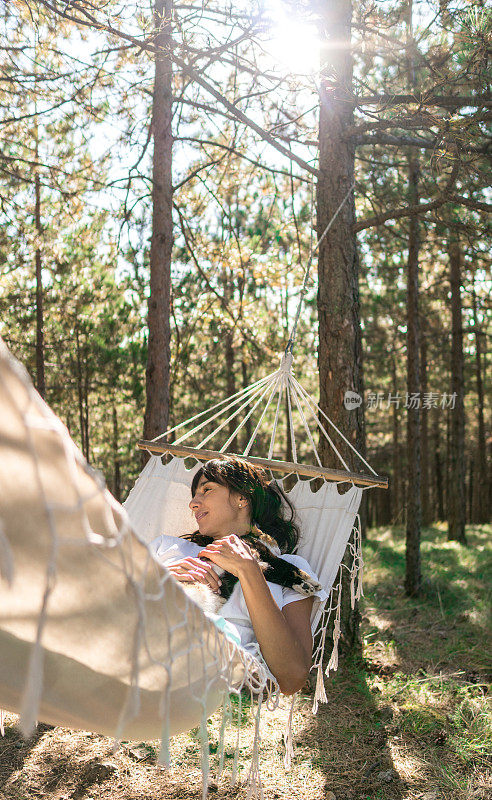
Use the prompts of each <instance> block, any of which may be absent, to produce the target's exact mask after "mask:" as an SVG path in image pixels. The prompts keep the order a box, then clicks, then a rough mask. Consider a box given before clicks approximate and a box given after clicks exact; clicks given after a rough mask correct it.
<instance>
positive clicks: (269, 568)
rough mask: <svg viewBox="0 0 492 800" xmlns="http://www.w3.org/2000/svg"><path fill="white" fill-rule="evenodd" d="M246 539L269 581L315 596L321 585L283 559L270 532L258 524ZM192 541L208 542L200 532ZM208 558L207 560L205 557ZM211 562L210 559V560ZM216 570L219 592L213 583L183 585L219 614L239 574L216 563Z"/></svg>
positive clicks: (201, 603)
mask: <svg viewBox="0 0 492 800" xmlns="http://www.w3.org/2000/svg"><path fill="white" fill-rule="evenodd" d="M241 539H242V541H243V542H246V544H247V545H248V547H249V549H250V550H251V552H252V554H253V556H254V557H255V558H256V560H257V561H258V563H259V565H260V567H261V569H262V572H263V575H264V576H265V580H267V581H270V583H277V584H279V585H280V586H284V587H286V588H289V589H294V590H295V591H296V592H299V594H301V595H303V596H304V597H312V596H313V595H315V594H316V593H317V592H319V591H320V590H321V588H322V587H321V586H320V584H319V583H317V582H316V581H315V580H313V578H311V576H310V575H308V574H307V572H304V570H302V569H300V568H299V567H296V566H295V565H294V564H291V563H290V562H289V561H285V560H284V559H283V558H280V549H279V547H278V545H277V543H276V541H275V540H274V539H272V537H271V536H268V534H266V533H263V531H260V529H259V528H257V527H256V526H254V527H253V528H252V530H251V533H248V534H246V536H242V537H241ZM192 541H197V542H198V544H203V546H204V547H205V546H206V544H205V543H204V540H203V539H201V538H200V535H199V534H195V535H194V537H193V538H192ZM203 560H204V561H205V560H206V559H203ZM207 563H208V564H210V562H209V561H207ZM214 570H215V572H217V574H218V575H219V577H220V579H221V585H220V587H219V592H214V591H213V590H212V589H211V587H210V586H207V585H205V584H204V583H193V584H186V583H182V584H181V585H182V587H183V589H184V590H185V592H186V593H187V595H188V596H189V597H190V598H191V599H192V600H194V601H195V603H198V605H199V606H201V608H202V609H203V610H204V611H208V612H209V613H212V614H219V613H220V609H221V608H222V606H223V605H224V603H225V602H226V600H228V599H229V597H230V596H231V594H232V591H233V589H234V586H235V584H236V583H237V580H238V579H237V577H236V576H235V575H232V574H231V573H230V572H226V571H225V570H221V569H220V567H218V566H216V565H214Z"/></svg>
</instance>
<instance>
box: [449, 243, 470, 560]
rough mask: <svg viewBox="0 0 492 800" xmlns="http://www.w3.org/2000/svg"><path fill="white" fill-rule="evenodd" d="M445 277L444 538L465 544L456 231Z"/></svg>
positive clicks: (463, 412)
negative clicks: (447, 423) (450, 403)
mask: <svg viewBox="0 0 492 800" xmlns="http://www.w3.org/2000/svg"><path fill="white" fill-rule="evenodd" d="M448 254H449V278H450V284H451V318H452V326H451V331H452V333H451V395H452V397H453V398H455V400H454V408H451V428H450V443H449V444H450V448H449V493H448V540H449V541H456V542H461V543H462V544H466V533H465V521H466V492H465V406H464V378H463V323H462V318H461V249H460V243H459V239H458V235H457V233H455V232H454V231H450V237H449V248H448Z"/></svg>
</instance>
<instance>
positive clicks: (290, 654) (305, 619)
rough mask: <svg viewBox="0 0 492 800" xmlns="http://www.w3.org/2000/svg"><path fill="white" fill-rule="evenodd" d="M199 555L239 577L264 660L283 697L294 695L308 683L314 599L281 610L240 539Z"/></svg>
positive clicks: (215, 545)
mask: <svg viewBox="0 0 492 800" xmlns="http://www.w3.org/2000/svg"><path fill="white" fill-rule="evenodd" d="M200 555H201V556H204V557H206V558H209V559H210V560H211V561H213V562H214V563H215V564H217V565H218V566H219V567H223V568H224V569H226V570H227V571H228V572H232V573H233V574H234V575H236V576H237V577H238V578H239V581H240V583H241V588H242V590H243V594H244V599H245V601H246V605H247V607H248V611H249V615H250V618H251V622H252V624H253V630H254V632H255V636H256V640H257V642H258V644H259V646H260V650H261V653H262V655H263V658H264V659H265V661H266V663H267V664H268V667H269V669H270V671H271V672H272V674H273V675H275V677H276V679H277V681H278V684H279V686H280V690H281V691H282V692H283V693H284V694H295V692H297V691H298V690H299V689H301V688H302V686H303V685H304V683H305V682H306V679H307V677H308V674H309V669H310V666H311V652H312V636H311V624H310V618H311V609H312V604H313V599H312V598H310V597H309V598H303V599H302V600H298V601H296V602H294V603H289V605H287V606H286V607H285V609H284V611H281V610H280V608H279V607H278V606H277V604H276V602H275V600H274V599H273V597H272V595H271V592H270V589H269V588H268V584H267V582H266V580H265V578H264V576H263V573H262V571H261V568H260V566H259V564H258V562H257V561H256V559H254V558H253V557H252V556H251V553H250V552H249V549H248V548H247V546H246V545H245V543H244V542H242V541H241V539H240V538H238V537H237V536H228V537H226V538H224V539H220V540H218V541H216V542H214V543H213V544H211V545H208V547H207V548H206V549H205V550H203V551H202V552H201V553H200Z"/></svg>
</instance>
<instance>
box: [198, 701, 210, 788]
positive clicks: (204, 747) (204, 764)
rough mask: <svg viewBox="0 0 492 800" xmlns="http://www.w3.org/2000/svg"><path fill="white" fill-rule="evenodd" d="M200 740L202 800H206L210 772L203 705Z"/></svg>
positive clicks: (205, 715)
mask: <svg viewBox="0 0 492 800" xmlns="http://www.w3.org/2000/svg"><path fill="white" fill-rule="evenodd" d="M200 739H201V743H202V752H201V756H202V800H207V794H208V777H209V772H210V756H209V740H208V731H207V713H206V710H205V704H204V705H203V714H202V721H201V723H200Z"/></svg>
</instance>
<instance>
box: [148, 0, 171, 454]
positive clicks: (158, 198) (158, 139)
mask: <svg viewBox="0 0 492 800" xmlns="http://www.w3.org/2000/svg"><path fill="white" fill-rule="evenodd" d="M172 9H173V0H155V7H154V23H155V29H156V35H155V40H154V41H155V44H156V46H157V47H158V48H159V52H158V54H157V55H156V56H155V75H154V93H153V106H152V132H153V138H154V155H153V167H152V239H151V245H150V296H149V301H148V328H149V343H148V354H147V372H146V393H147V402H146V408H145V422H144V438H145V439H152V438H154V437H155V436H158V435H159V434H160V433H162V432H163V431H165V430H166V428H167V423H168V419H169V366H170V359H171V349H170V339H171V326H170V307H171V255H172V247H173V219H172V203H173V188H172V144H173V137H172V129H171V121H172V59H171V14H172Z"/></svg>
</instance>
